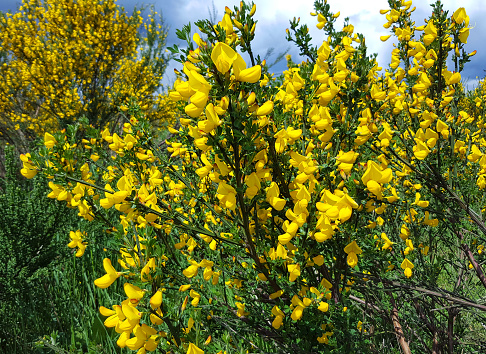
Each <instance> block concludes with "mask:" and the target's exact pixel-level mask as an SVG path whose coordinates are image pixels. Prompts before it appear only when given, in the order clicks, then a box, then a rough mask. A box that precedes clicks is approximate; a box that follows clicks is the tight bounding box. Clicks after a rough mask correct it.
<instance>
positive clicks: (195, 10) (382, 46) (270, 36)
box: [0, 0, 486, 88]
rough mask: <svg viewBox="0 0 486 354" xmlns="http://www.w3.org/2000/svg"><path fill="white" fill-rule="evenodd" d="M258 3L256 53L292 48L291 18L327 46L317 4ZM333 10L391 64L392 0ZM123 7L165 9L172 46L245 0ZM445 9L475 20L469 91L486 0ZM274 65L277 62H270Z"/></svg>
mask: <svg viewBox="0 0 486 354" xmlns="http://www.w3.org/2000/svg"><path fill="white" fill-rule="evenodd" d="M254 2H255V3H256V5H257V11H256V14H255V18H256V19H257V20H258V21H259V22H258V24H257V28H256V40H255V42H254V44H253V48H254V51H255V53H257V54H260V55H261V56H263V55H264V54H265V53H266V51H267V49H268V48H270V47H274V48H275V53H279V52H281V51H284V50H286V49H287V48H288V47H289V44H288V43H287V42H286V41H285V29H286V28H287V27H288V26H289V19H291V18H293V17H294V16H295V17H301V21H302V22H304V23H307V24H308V26H309V27H310V29H311V35H312V36H313V38H314V43H315V44H316V45H318V44H319V42H321V41H322V40H323V39H324V37H323V32H322V31H319V30H318V29H317V28H316V27H315V24H316V19H315V17H311V16H310V12H311V11H312V10H313V2H314V1H313V0H254ZM432 2H433V1H432V0H420V1H418V0H415V1H414V6H417V10H416V11H415V13H414V19H415V20H416V23H417V25H421V24H422V23H423V20H424V19H425V18H426V17H427V16H428V15H429V14H430V12H431V7H430V4H431V3H432ZM328 3H329V4H330V5H331V10H332V11H333V12H337V11H341V16H340V17H339V19H338V24H340V23H342V22H343V20H344V18H345V17H349V18H350V23H352V24H353V25H354V27H355V31H356V32H360V33H363V34H364V36H365V38H366V43H367V45H368V47H369V49H370V52H373V53H378V62H379V64H380V65H381V66H386V65H387V64H388V63H389V56H390V52H391V49H392V42H391V39H390V40H389V41H388V42H385V43H382V42H381V41H380V40H379V37H380V36H382V35H386V34H388V32H387V30H386V29H385V28H383V24H384V23H385V22H386V20H385V17H384V16H383V15H380V14H379V10H380V9H385V8H388V6H387V1H386V0H367V1H365V0H328ZM19 4H20V1H19V0H0V11H6V10H8V9H15V8H16V7H18V5H19ZM118 4H119V5H122V6H124V7H125V9H126V10H127V11H128V12H131V10H132V9H133V7H134V6H135V5H142V4H154V5H155V8H156V10H157V11H160V12H161V13H162V14H163V16H164V19H165V23H166V24H167V25H168V26H169V27H170V30H169V37H168V44H169V45H173V44H178V45H180V44H183V43H181V41H180V40H178V39H177V37H176V35H175V30H176V29H178V28H181V27H182V26H183V25H184V24H187V23H188V22H191V23H194V22H195V21H197V20H199V19H204V18H207V17H208V14H209V11H210V10H212V7H213V4H214V7H215V9H216V11H217V13H218V20H219V19H221V17H222V15H223V13H224V7H225V5H226V6H229V7H230V8H233V6H235V5H238V4H239V0H214V1H211V0H177V1H175V0H152V1H149V0H146V1H138V0H118ZM443 4H444V9H445V10H449V12H450V14H452V12H454V11H455V10H456V9H457V8H458V7H460V6H463V7H465V8H466V11H467V14H468V15H469V17H470V26H471V27H473V28H472V29H471V32H470V33H471V34H470V36H469V39H468V44H467V46H466V50H467V51H468V52H472V51H473V50H475V49H476V50H477V51H478V53H477V55H476V56H474V57H472V60H471V63H469V65H468V66H467V67H466V70H465V72H463V75H462V77H463V79H465V80H466V82H467V84H468V86H469V88H472V87H474V85H475V83H476V77H479V78H483V77H484V76H485V71H484V69H486V48H485V47H484V44H483V43H484V39H483V33H486V22H483V21H482V19H484V18H485V17H486V2H483V1H482V0H480V1H478V0H443ZM289 53H290V54H291V55H292V57H293V58H294V60H295V61H297V60H298V59H299V57H298V51H297V50H296V49H295V48H294V47H292V46H290V50H289ZM267 61H268V62H272V58H268V60H267ZM178 65H179V63H175V62H174V63H172V64H171V66H170V67H169V69H168V72H167V78H166V80H165V83H166V84H168V83H170V82H171V81H173V80H174V75H173V74H172V72H173V69H174V68H175V67H178ZM273 70H274V71H275V72H281V71H283V70H285V63H284V62H282V63H281V64H280V65H277V66H275V67H274V68H273Z"/></svg>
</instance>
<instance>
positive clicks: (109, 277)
mask: <svg viewBox="0 0 486 354" xmlns="http://www.w3.org/2000/svg"><path fill="white" fill-rule="evenodd" d="M103 268H105V272H106V274H105V275H103V276H102V277H101V278H98V279H96V280H95V281H94V284H95V285H96V286H97V287H98V288H101V289H105V288H107V287H109V286H110V285H111V284H113V282H114V281H115V280H117V279H118V277H119V276H120V275H121V274H122V273H121V272H117V271H116V270H115V268H114V267H113V266H112V265H111V260H110V259H109V258H105V259H103Z"/></svg>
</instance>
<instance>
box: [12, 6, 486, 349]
mask: <svg viewBox="0 0 486 354" xmlns="http://www.w3.org/2000/svg"><path fill="white" fill-rule="evenodd" d="M388 3H389V6H390V8H389V9H386V10H383V11H382V14H383V15H384V16H385V18H386V23H385V28H389V29H390V31H391V35H390V36H383V38H382V40H390V38H393V39H394V41H395V43H394V49H393V51H392V53H391V55H392V61H391V64H390V66H389V68H387V69H385V70H383V69H382V68H380V67H379V66H378V63H377V62H376V60H375V56H373V55H371V56H369V55H368V54H367V48H366V45H365V40H364V37H363V36H362V35H361V34H358V33H356V32H355V30H354V27H353V25H352V24H350V23H349V21H348V19H346V20H345V23H344V27H343V28H340V27H338V25H337V18H338V17H339V13H333V12H331V9H330V6H329V4H327V3H326V2H325V1H316V2H315V12H314V13H313V14H314V15H316V16H317V24H316V25H317V27H318V28H319V29H320V30H322V31H323V33H324V38H325V39H324V41H323V42H322V43H320V44H319V45H318V46H317V47H316V46H314V45H313V44H312V43H311V38H310V36H309V34H308V32H309V31H308V28H307V26H306V25H301V24H299V21H298V20H296V19H294V20H293V21H291V23H290V29H289V30H288V32H287V39H288V40H289V41H292V42H295V44H296V45H297V46H298V47H299V49H300V50H301V53H302V55H304V56H305V57H306V60H305V61H303V62H301V63H294V62H293V61H292V58H288V66H289V67H288V70H286V71H285V72H284V73H283V75H282V76H281V78H279V79H273V78H272V74H271V73H270V72H269V69H268V67H267V65H266V62H265V60H264V59H263V58H261V57H260V56H259V55H256V53H254V52H253V49H252V46H251V42H252V40H253V38H254V36H255V27H256V20H254V16H255V11H256V7H255V5H254V4H251V5H249V4H246V3H244V2H242V3H241V4H240V6H239V7H235V8H234V9H233V10H231V9H229V8H226V9H225V12H224V15H223V18H222V19H221V21H220V22H218V23H217V24H214V25H213V24H211V23H209V22H208V21H199V22H197V23H196V26H197V29H198V30H197V32H196V33H195V34H193V35H192V36H191V32H190V27H189V26H185V27H184V28H183V29H182V30H180V31H178V36H179V38H181V39H183V40H186V41H187V47H186V48H185V49H181V50H180V51H179V50H178V48H176V47H174V48H171V50H172V51H173V52H179V53H180V54H181V55H182V57H183V59H185V60H181V62H182V63H181V64H182V69H181V70H180V76H179V77H178V79H177V80H176V82H175V85H174V89H173V90H172V91H171V92H170V94H169V98H170V99H171V100H173V101H174V102H177V104H178V105H179V106H180V108H181V110H182V111H183V112H184V113H183V114H182V116H181V118H180V119H179V124H180V125H178V126H177V128H170V131H171V133H172V137H171V138H170V139H168V141H167V142H166V144H167V146H166V148H161V146H158V145H156V144H154V143H153V141H152V137H151V126H150V122H149V121H148V120H147V119H145V117H144V113H143V111H142V110H141V109H140V107H139V106H137V105H136V104H131V105H130V106H129V107H128V111H127V112H126V115H127V122H126V123H125V124H124V126H123V132H110V131H109V130H108V129H105V130H97V129H94V128H92V127H89V126H87V125H79V126H76V127H71V128H70V129H68V130H67V131H66V133H56V134H52V135H50V134H46V135H45V139H44V145H45V146H44V147H43V148H42V149H41V150H40V151H39V152H38V153H37V154H32V155H27V154H26V155H23V156H21V159H22V161H23V166H24V168H23V169H22V174H23V175H25V176H27V177H32V176H33V175H35V174H36V173H39V172H41V173H43V174H45V175H47V176H50V177H51V182H50V183H49V185H50V187H51V189H52V192H51V193H50V194H49V197H50V198H53V199H57V200H58V201H63V202H65V203H66V204H67V206H68V207H71V208H77V209H78V210H79V215H80V216H81V217H84V218H86V219H88V220H92V221H93V222H107V220H108V219H107V218H106V217H104V215H105V213H106V212H107V211H109V210H112V209H116V210H117V211H118V212H119V215H120V222H119V224H116V225H111V224H109V223H108V224H107V225H106V227H107V229H108V230H109V232H110V236H109V239H110V241H109V242H111V243H112V245H116V248H115V247H113V246H112V247H111V249H115V250H116V251H114V252H112V254H111V255H110V256H109V257H107V258H106V259H105V260H104V262H103V268H104V274H103V275H102V276H101V277H100V278H98V279H96V280H94V282H95V285H96V286H98V287H100V288H108V287H110V285H111V284H113V283H115V282H121V283H123V286H124V294H121V297H122V299H123V300H122V301H121V303H119V302H116V301H114V302H113V303H111V304H105V305H106V306H107V307H104V306H103V307H101V308H100V312H101V314H102V315H103V316H105V317H106V320H105V325H106V326H107V327H114V328H115V331H116V332H117V333H119V334H120V335H119V338H118V340H117V344H118V346H120V347H122V348H123V347H128V348H129V349H132V350H138V353H144V352H145V351H152V350H155V348H159V349H160V350H162V351H165V352H169V351H170V352H177V353H203V352H206V351H207V352H209V353H217V352H221V353H223V352H224V351H226V352H241V351H245V350H247V351H248V352H282V353H314V352H325V353H327V352H329V353H330V352H339V353H347V352H353V351H355V352H393V351H396V352H398V351H400V350H401V351H403V352H405V353H410V352H412V351H413V352H429V351H435V352H446V351H449V352H455V351H460V350H467V349H471V348H475V349H474V350H476V349H477V350H479V351H480V350H481V349H484V344H482V343H481V341H476V342H475V343H474V344H471V341H469V342H467V343H466V342H465V341H464V340H463V339H464V338H466V335H467V334H466V333H465V331H466V330H465V328H466V327H467V326H470V328H475V329H476V328H477V329H481V328H482V327H481V326H484V325H485V322H484V318H483V317H481V313H480V312H481V311H485V310H486V307H485V306H484V305H483V303H482V300H481V298H484V294H485V291H486V278H485V276H484V271H483V265H484V254H483V248H484V247H483V245H484V242H485V234H486V226H485V225H484V222H483V220H484V216H483V213H484V212H485V210H486V205H485V203H484V198H483V192H482V190H483V189H484V187H485V186H486V176H485V174H486V168H485V166H486V157H485V156H486V155H485V154H486V140H485V139H484V135H483V129H484V127H485V123H484V121H483V118H481V117H477V116H474V115H470V114H468V113H467V112H466V111H464V110H463V108H462V107H461V106H460V105H459V102H460V99H461V98H462V97H463V96H464V92H463V91H462V89H461V86H460V85H459V82H460V79H461V74H460V72H461V71H462V68H463V67H464V65H465V64H466V63H467V62H468V61H469V57H470V56H469V55H468V54H466V52H465V50H464V48H465V43H466V42H467V35H468V33H469V17H468V16H467V15H466V12H465V10H464V9H463V8H460V9H458V10H457V11H455V12H454V13H453V14H449V13H448V12H447V11H443V8H442V5H441V4H440V2H437V3H436V4H435V5H434V6H433V12H432V15H431V16H430V18H428V19H427V20H426V21H425V23H424V24H423V25H421V26H416V24H415V22H414V21H413V20H412V13H413V11H414V9H415V8H413V7H412V1H396V0H389V2H388ZM391 36H393V37H391ZM243 53H247V54H248V55H245V54H243ZM449 62H452V64H453V65H454V67H455V68H456V69H457V70H455V71H451V70H449V69H448V66H447V65H448V63H449ZM481 104H482V103H481ZM128 120H129V121H128ZM107 242H108V241H107ZM87 247H89V244H88V246H87ZM100 266H101V265H100ZM109 307H111V308H109ZM460 313H464V316H458V315H459V314H460ZM469 316H470V317H469ZM472 318H474V319H472ZM468 321H469V322H468ZM206 338H207V339H206ZM205 339H206V341H204V340H205Z"/></svg>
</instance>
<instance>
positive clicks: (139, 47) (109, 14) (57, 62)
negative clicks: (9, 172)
mask: <svg viewBox="0 0 486 354" xmlns="http://www.w3.org/2000/svg"><path fill="white" fill-rule="evenodd" d="M141 13H142V12H141V11H140V10H137V9H136V8H135V9H134V11H133V13H132V14H131V15H129V14H127V12H126V11H125V9H124V8H123V7H120V6H118V5H116V3H115V1H114V0H80V1H75V0H61V1H58V0H34V1H23V2H22V5H21V6H20V7H19V9H18V11H17V12H15V13H2V14H0V134H1V135H0V139H2V140H3V141H7V142H10V143H13V144H15V145H16V146H18V147H19V149H20V150H21V151H26V148H27V145H28V142H29V141H30V140H31V139H32V138H33V137H34V136H35V135H36V134H41V133H43V132H45V131H50V132H52V131H56V130H59V129H64V128H65V127H66V126H67V125H68V124H70V123H73V122H75V121H76V120H77V119H79V118H80V117H82V116H85V117H86V118H87V119H88V121H89V123H90V124H92V125H94V126H97V127H102V126H104V125H105V124H106V123H108V122H109V121H116V120H117V119H118V118H119V116H118V115H117V112H118V107H119V106H123V105H126V104H128V100H129V98H135V99H136V100H137V102H138V103H139V104H140V105H141V106H142V107H144V109H145V110H146V112H147V116H149V117H150V119H151V120H152V121H154V123H155V122H159V123H162V122H164V121H171V119H172V113H171V109H170V105H168V104H167V103H168V102H167V100H165V99H164V96H163V95H162V84H161V80H162V75H163V73H164V70H165V68H166V66H167V60H168V59H169V57H168V55H167V54H166V53H165V50H164V49H165V39H166V36H167V32H166V28H164V27H163V22H162V18H161V16H160V15H159V14H157V12H155V11H154V9H153V8H151V9H150V11H149V14H148V16H147V18H146V19H145V20H144V19H143V18H142V16H141Z"/></svg>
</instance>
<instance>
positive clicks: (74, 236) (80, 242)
mask: <svg viewBox="0 0 486 354" xmlns="http://www.w3.org/2000/svg"><path fill="white" fill-rule="evenodd" d="M69 237H70V238H71V242H69V244H68V247H69V248H74V247H78V250H77V251H76V257H81V256H82V255H83V254H84V251H85V250H86V246H87V245H88V243H87V242H84V237H83V234H82V233H81V231H79V230H77V231H76V232H74V231H70V232H69Z"/></svg>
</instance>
